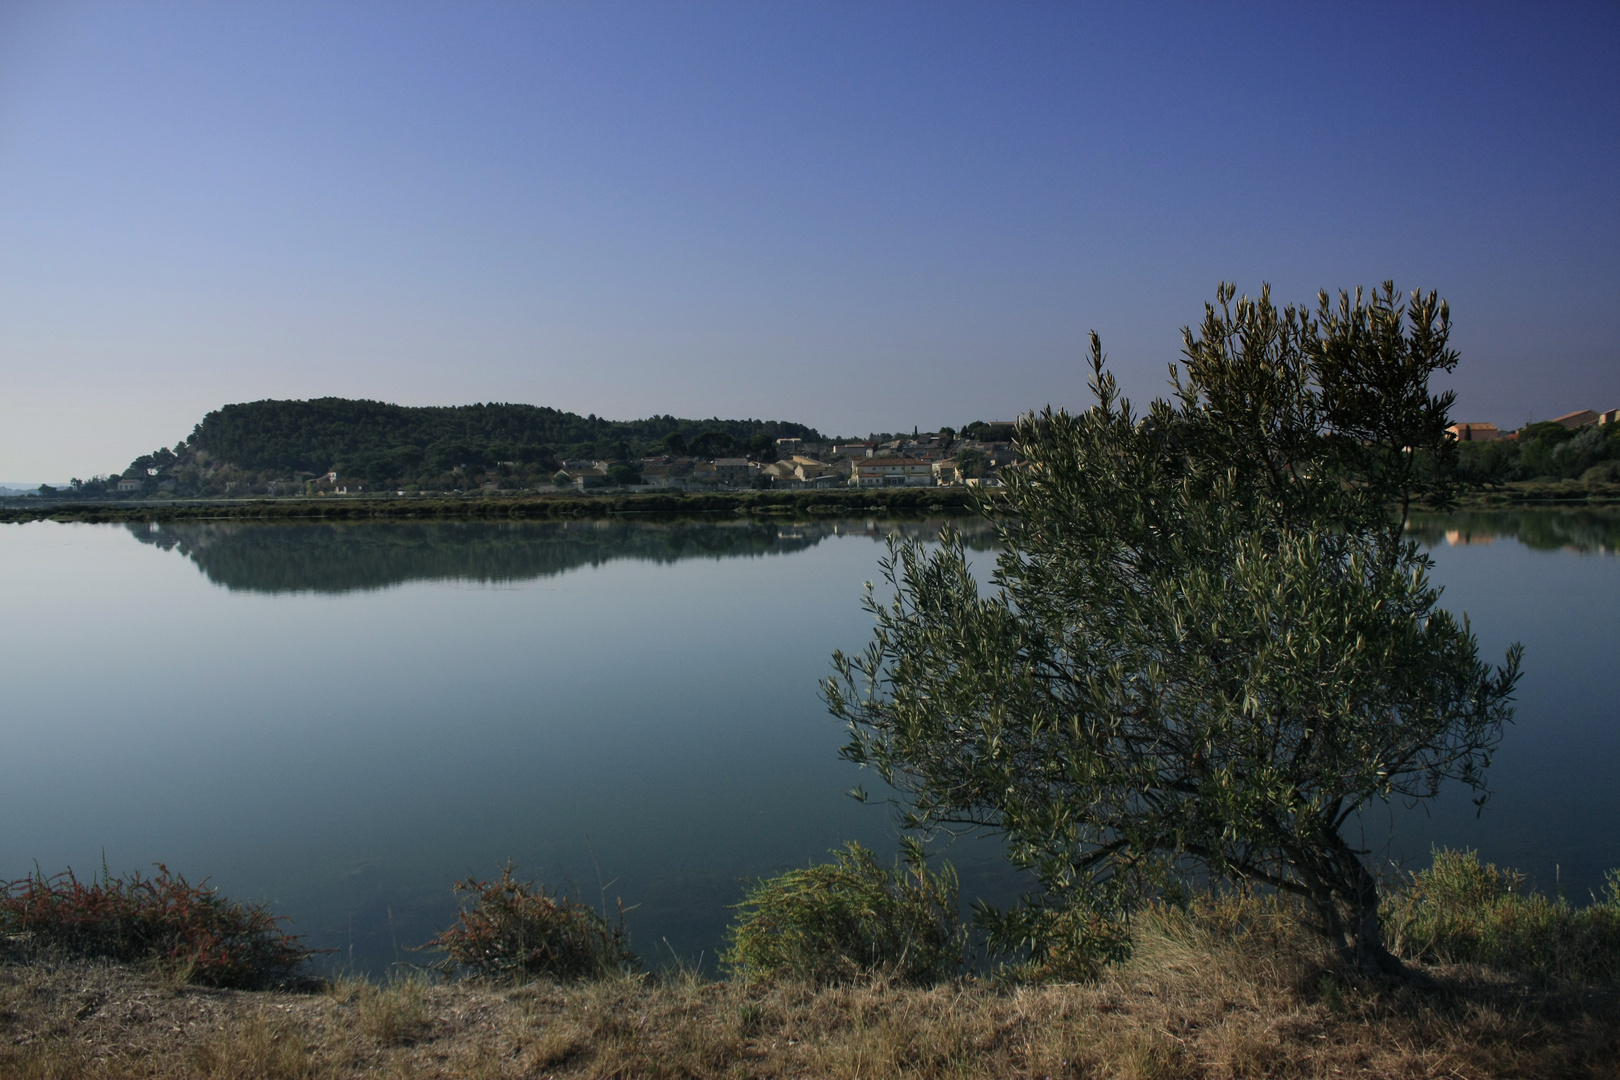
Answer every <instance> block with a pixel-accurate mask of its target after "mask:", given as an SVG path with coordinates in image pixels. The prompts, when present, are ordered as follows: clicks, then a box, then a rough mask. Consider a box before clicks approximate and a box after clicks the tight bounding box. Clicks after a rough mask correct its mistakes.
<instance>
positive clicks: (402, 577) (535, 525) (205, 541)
mask: <svg viewBox="0 0 1620 1080" xmlns="http://www.w3.org/2000/svg"><path fill="white" fill-rule="evenodd" d="M943 524H944V522H943V521H931V520H922V521H909V522H893V521H877V520H856V521H842V520H841V521H811V522H789V523H780V522H759V521H726V522H694V521H679V522H667V523H658V522H652V523H649V522H640V521H637V522H626V521H583V522H579V521H576V522H521V523H509V524H489V523H483V522H459V523H448V524H441V523H435V524H418V523H400V522H386V523H372V524H309V525H280V524H277V525H268V524H257V523H240V522H231V523H215V524H196V523H178V524H159V523H156V522H153V523H150V524H149V523H145V522H142V523H136V524H132V525H130V526H128V528H129V531H130V534H131V535H132V536H134V537H135V539H137V540H139V541H140V542H141V543H143V544H151V545H153V546H155V547H158V548H160V549H162V550H164V551H174V552H177V553H179V554H180V555H183V556H185V557H186V558H188V559H190V560H191V561H192V562H193V563H195V564H196V566H197V568H198V569H199V570H200V571H202V573H203V574H204V575H206V576H207V578H208V580H209V581H211V582H213V583H214V584H216V585H223V586H225V587H226V588H227V589H231V590H241V591H248V592H264V593H288V592H312V593H346V592H355V591H361V590H373V589H385V588H388V587H390V586H394V585H400V584H403V583H405V582H408V581H446V580H457V581H476V582H482V583H486V584H497V583H510V582H518V581H529V580H533V579H536V578H543V577H552V576H555V575H557V574H562V573H565V572H567V571H569V570H573V569H576V568H578V567H584V566H600V565H602V564H604V563H607V562H612V561H615V560H619V559H633V560H640V561H644V562H655V563H673V562H680V561H682V560H686V559H728V558H749V557H753V558H759V557H764V556H771V555H788V554H792V553H794V552H798V551H803V550H805V549H807V548H811V547H814V546H815V545H817V544H819V543H821V542H822V541H823V540H826V539H828V538H831V537H835V536H862V535H865V536H871V537H874V538H877V537H882V536H885V535H888V534H890V533H900V534H901V535H905V536H913V537H922V538H928V537H933V536H935V535H937V534H938V532H939V529H940V526H941V525H943ZM952 524H954V525H955V526H956V527H957V528H958V529H959V530H961V531H962V532H964V533H965V534H967V536H968V540H969V544H970V546H972V547H975V548H978V549H981V550H982V549H984V548H986V547H988V546H989V545H990V544H991V542H992V540H993V533H992V531H991V529H990V526H989V524H988V523H987V522H984V521H982V520H973V519H970V520H966V521H963V520H960V519H957V520H953V522H952Z"/></svg>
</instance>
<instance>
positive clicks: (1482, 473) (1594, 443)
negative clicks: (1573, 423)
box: [1457, 422, 1620, 487]
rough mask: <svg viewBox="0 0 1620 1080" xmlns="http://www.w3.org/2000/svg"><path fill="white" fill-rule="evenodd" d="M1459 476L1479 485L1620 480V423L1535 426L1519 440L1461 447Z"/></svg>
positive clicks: (1458, 464) (1458, 465) (1477, 443)
mask: <svg viewBox="0 0 1620 1080" xmlns="http://www.w3.org/2000/svg"><path fill="white" fill-rule="evenodd" d="M1457 450H1458V462H1457V467H1458V472H1459V473H1460V475H1461V477H1462V479H1463V480H1464V481H1465V482H1467V483H1470V484H1472V485H1474V486H1477V487H1490V486H1493V485H1496V484H1505V483H1509V482H1511V481H1515V480H1584V481H1586V482H1587V483H1615V482H1620V424H1594V425H1592V426H1590V427H1584V428H1575V429H1573V430H1572V429H1570V428H1566V427H1564V426H1563V425H1562V424H1556V423H1552V422H1547V423H1541V424H1530V425H1529V426H1527V427H1525V428H1523V429H1522V430H1520V431H1519V433H1518V437H1517V438H1516V439H1497V440H1495V441H1492V442H1465V443H1459V444H1458V445H1457Z"/></svg>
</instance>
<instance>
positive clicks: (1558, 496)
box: [1457, 480, 1620, 510]
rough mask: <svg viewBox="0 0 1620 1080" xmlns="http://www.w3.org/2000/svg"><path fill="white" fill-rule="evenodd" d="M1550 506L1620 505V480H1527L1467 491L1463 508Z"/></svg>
mask: <svg viewBox="0 0 1620 1080" xmlns="http://www.w3.org/2000/svg"><path fill="white" fill-rule="evenodd" d="M1548 506H1555V507H1556V506H1620V484H1613V483H1603V482H1595V481H1594V482H1588V481H1581V480H1524V481H1519V482H1516V483H1511V484H1502V485H1500V486H1498V487H1490V488H1479V489H1476V490H1473V491H1469V492H1466V493H1465V494H1464V495H1463V496H1462V497H1461V498H1459V499H1458V500H1457V507H1458V509H1462V510H1508V509H1514V508H1519V507H1522V508H1524V509H1534V508H1537V507H1548Z"/></svg>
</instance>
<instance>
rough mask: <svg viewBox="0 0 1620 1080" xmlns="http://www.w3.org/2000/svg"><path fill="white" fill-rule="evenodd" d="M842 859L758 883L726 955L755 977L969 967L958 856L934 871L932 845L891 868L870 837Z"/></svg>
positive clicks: (919, 981) (915, 848)
mask: <svg viewBox="0 0 1620 1080" xmlns="http://www.w3.org/2000/svg"><path fill="white" fill-rule="evenodd" d="M832 854H833V861H832V862H830V863H822V864H821V865H818V866H810V867H806V868H805V869H803V870H789V871H788V872H787V873H785V874H780V875H778V876H776V877H773V878H767V879H765V880H763V881H760V882H758V883H756V884H755V885H754V886H753V888H751V889H750V890H749V891H748V896H747V898H746V899H745V900H744V901H743V902H742V903H741V904H739V905H738V912H739V913H738V916H737V920H736V922H735V923H734V924H733V925H732V927H731V930H730V932H729V935H728V936H729V939H730V947H729V948H728V949H727V951H726V953H725V954H724V956H723V957H722V962H723V963H724V964H725V965H726V966H727V967H728V968H730V969H731V970H732V971H733V972H735V973H737V974H738V975H740V976H742V977H743V978H745V979H768V978H788V979H796V980H803V981H808V982H812V983H830V982H851V981H854V980H857V979H861V978H871V977H873V976H874V975H880V976H883V977H886V978H891V979H898V980H900V981H901V982H905V983H910V984H914V985H925V984H928V983H932V982H938V981H939V980H941V979H948V978H950V977H951V976H953V975H955V974H956V973H957V972H958V971H960V970H961V967H962V963H963V948H964V946H965V945H966V937H965V933H964V931H963V928H962V927H961V925H960V923H959V919H958V915H957V899H956V897H957V880H956V874H955V872H954V871H953V870H952V869H951V867H950V866H949V864H947V865H945V866H944V867H942V868H941V869H940V870H939V872H937V873H935V872H931V871H930V870H929V869H928V866H927V863H926V862H925V860H924V857H923V851H922V847H921V846H920V845H918V844H915V843H912V844H909V845H908V846H907V847H906V864H905V867H904V868H903V869H902V868H901V867H900V866H899V865H898V864H897V865H896V866H895V868H894V869H893V870H892V871H891V870H886V869H884V868H883V867H882V866H881V865H879V863H878V861H877V857H876V856H874V855H873V854H872V852H870V851H868V850H867V849H866V848H864V847H862V846H861V845H860V844H856V843H851V844H849V845H848V846H847V847H845V849H844V850H842V851H835V852H833V853H832Z"/></svg>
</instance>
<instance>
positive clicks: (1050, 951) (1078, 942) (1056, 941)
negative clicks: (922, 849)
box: [974, 894, 1131, 982]
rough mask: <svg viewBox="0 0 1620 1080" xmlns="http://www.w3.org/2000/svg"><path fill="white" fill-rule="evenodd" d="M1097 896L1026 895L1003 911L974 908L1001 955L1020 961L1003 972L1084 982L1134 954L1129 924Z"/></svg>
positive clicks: (1022, 978)
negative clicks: (1097, 899) (1014, 957)
mask: <svg viewBox="0 0 1620 1080" xmlns="http://www.w3.org/2000/svg"><path fill="white" fill-rule="evenodd" d="M1093 899H1094V898H1093V897H1089V896H1086V895H1083V894H1079V895H1076V894H1070V895H1068V896H1064V897H1028V898H1026V899H1025V902H1024V903H1023V904H1020V905H1017V906H1015V907H1012V908H1010V909H1008V910H1005V911H1003V910H999V909H997V908H995V907H993V906H991V905H989V904H986V903H984V902H982V901H981V902H979V903H976V904H975V905H974V922H975V923H977V924H978V925H979V926H980V928H982V929H983V930H985V931H986V933H987V936H988V939H989V940H990V941H991V942H992V943H993V944H994V945H995V947H996V948H997V949H998V951H1000V952H1003V953H1009V954H1012V955H1013V956H1016V957H1021V959H1018V960H1015V961H1014V962H1013V963H1011V964H1009V965H1008V966H1007V967H1006V969H1005V971H1004V973H1005V975H1006V976H1007V977H1008V978H1009V979H1010V980H1012V981H1016V982H1084V981H1086V980H1088V979H1094V978H1096V977H1097V976H1098V975H1099V974H1101V973H1102V970H1103V968H1105V967H1106V966H1108V965H1109V964H1115V963H1119V962H1120V961H1122V960H1125V959H1126V958H1128V957H1129V956H1130V955H1131V933H1130V926H1129V924H1128V923H1127V922H1126V921H1125V920H1124V919H1123V918H1121V917H1120V916H1119V914H1118V913H1117V912H1113V911H1108V910H1104V909H1102V908H1101V907H1100V906H1099V905H1097V904H1095V903H1092V902H1091V901H1092V900H1093Z"/></svg>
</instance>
